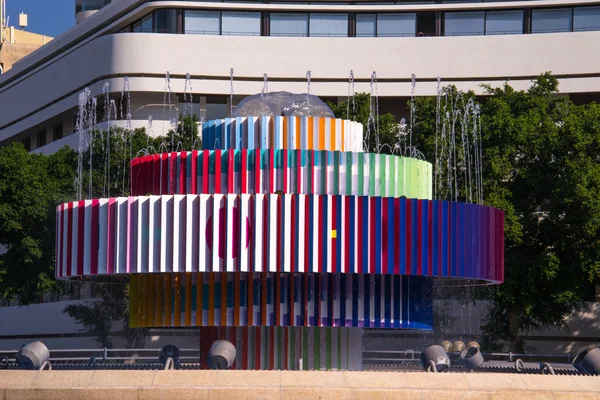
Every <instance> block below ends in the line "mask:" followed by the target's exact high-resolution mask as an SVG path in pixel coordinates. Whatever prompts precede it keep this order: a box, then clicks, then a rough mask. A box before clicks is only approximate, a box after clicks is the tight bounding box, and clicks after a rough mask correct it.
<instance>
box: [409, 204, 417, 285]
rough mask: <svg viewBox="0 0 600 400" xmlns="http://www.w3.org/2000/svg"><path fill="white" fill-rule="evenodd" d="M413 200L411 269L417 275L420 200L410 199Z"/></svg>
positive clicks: (411, 208) (411, 209)
mask: <svg viewBox="0 0 600 400" xmlns="http://www.w3.org/2000/svg"><path fill="white" fill-rule="evenodd" d="M408 201H410V202H411V207H410V212H411V219H410V222H411V230H410V233H411V235H413V236H412V238H411V239H412V240H411V241H410V247H411V252H410V257H411V260H410V267H411V268H410V270H411V274H412V275H416V274H417V256H418V250H417V249H418V247H417V241H418V240H419V238H418V237H417V232H418V230H417V224H418V223H419V217H418V214H417V211H418V210H417V202H418V200H415V199H410V200H408Z"/></svg>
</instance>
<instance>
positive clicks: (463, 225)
mask: <svg viewBox="0 0 600 400" xmlns="http://www.w3.org/2000/svg"><path fill="white" fill-rule="evenodd" d="M458 204H459V217H458V221H459V222H458V224H459V235H460V236H459V243H460V246H458V265H459V270H458V273H459V276H465V260H466V257H465V246H466V245H467V244H466V241H467V240H466V239H467V221H466V217H467V215H466V204H465V203H458Z"/></svg>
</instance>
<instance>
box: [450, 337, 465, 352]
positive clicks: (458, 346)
mask: <svg viewBox="0 0 600 400" xmlns="http://www.w3.org/2000/svg"><path fill="white" fill-rule="evenodd" d="M464 349H465V342H463V341H462V340H457V341H456V342H454V343H453V344H452V351H456V352H458V353H460V352H461V351H463V350H464Z"/></svg>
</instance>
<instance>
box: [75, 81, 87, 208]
mask: <svg viewBox="0 0 600 400" xmlns="http://www.w3.org/2000/svg"><path fill="white" fill-rule="evenodd" d="M89 96H90V89H88V88H85V89H84V90H83V92H81V93H79V101H78V104H79V105H78V111H77V123H76V129H77V135H78V137H79V146H78V152H77V175H76V177H75V191H76V196H77V199H80V200H81V199H82V198H83V151H84V146H85V139H84V134H85V132H84V130H85V125H86V124H85V122H86V114H87V111H88V110H87V103H88V99H89Z"/></svg>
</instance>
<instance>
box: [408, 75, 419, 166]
mask: <svg viewBox="0 0 600 400" xmlns="http://www.w3.org/2000/svg"><path fill="white" fill-rule="evenodd" d="M410 81H411V91H410V131H409V137H408V146H409V149H410V153H409V154H410V157H414V153H415V152H414V150H413V145H412V137H413V133H414V129H415V128H414V127H415V112H416V106H415V87H416V86H417V77H416V76H415V74H411V75H410Z"/></svg>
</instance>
